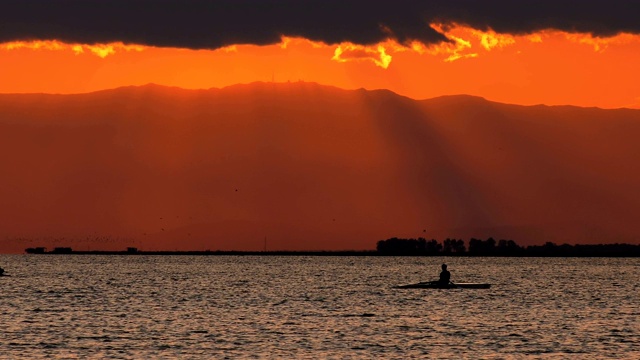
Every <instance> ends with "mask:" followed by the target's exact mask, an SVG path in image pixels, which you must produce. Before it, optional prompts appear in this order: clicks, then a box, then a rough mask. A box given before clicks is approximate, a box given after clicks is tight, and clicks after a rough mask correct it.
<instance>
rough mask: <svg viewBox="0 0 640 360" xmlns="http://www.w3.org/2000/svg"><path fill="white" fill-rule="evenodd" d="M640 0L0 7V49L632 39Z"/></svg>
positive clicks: (56, 2)
mask: <svg viewBox="0 0 640 360" xmlns="http://www.w3.org/2000/svg"><path fill="white" fill-rule="evenodd" d="M638 14H640V0H605V1H602V0H598V1H589V0H582V1H579V0H572V1H569V0H493V1H492V0H488V1H481V0H466V1H465V0H433V1H429V0H422V1H418V0H396V1H391V0H389V1H384V2H383V1H377V0H1V1H0V42H7V41H17V40H52V39H56V40H62V41H66V42H72V43H87V44H93V43H105V42H115V41H122V42H124V43H135V44H143V45H153V46H172V47H187V48H196V49H203V48H204V49H214V48H219V47H222V46H227V45H231V44H257V45H264V44H272V43H277V42H279V41H280V37H281V36H282V35H286V36H301V37H305V38H308V39H311V40H316V41H322V42H325V43H330V44H333V43H339V42H342V41H351V42H354V43H358V44H372V43H376V42H379V41H381V40H385V39H387V38H393V39H396V40H398V41H400V42H402V43H406V42H408V41H411V40H418V41H421V42H423V43H425V44H430V43H438V42H442V41H446V40H447V39H446V38H445V36H444V35H443V34H441V33H438V32H437V31H435V30H434V29H432V28H430V27H429V25H428V24H429V23H432V22H439V23H444V24H451V23H458V24H464V25H469V26H472V27H474V28H477V29H488V28H491V29H494V30H496V31H498V32H502V33H513V34H523V33H530V32H534V31H537V30H542V29H557V30H564V31H569V32H586V33H591V34H593V35H595V36H611V35H615V34H617V33H620V32H629V33H640V21H638Z"/></svg>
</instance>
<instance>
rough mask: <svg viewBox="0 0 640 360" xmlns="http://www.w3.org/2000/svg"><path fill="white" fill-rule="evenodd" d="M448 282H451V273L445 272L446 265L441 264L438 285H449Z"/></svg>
mask: <svg viewBox="0 0 640 360" xmlns="http://www.w3.org/2000/svg"><path fill="white" fill-rule="evenodd" d="M449 281H451V273H450V272H449V270H447V264H442V271H441V272H440V280H438V284H439V285H442V286H444V285H449Z"/></svg>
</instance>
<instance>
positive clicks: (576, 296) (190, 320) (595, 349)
mask: <svg viewBox="0 0 640 360" xmlns="http://www.w3.org/2000/svg"><path fill="white" fill-rule="evenodd" d="M442 261H443V258H351V257H259V256H247V257H213V256H212V257H187V256H175V257H170V256H165V257H152V256H128V257H127V256H103V257H100V256H78V255H75V256H73V255H61V256H46V255H45V256H42V255H40V256H38V255H31V256H27V255H25V256H15V255H14V256H6V255H5V256H0V266H1V267H3V268H5V270H7V272H8V273H10V274H11V275H12V276H11V277H2V278H0V286H1V288H2V292H1V293H0V304H1V307H0V313H1V314H2V322H1V324H0V357H1V358H12V359H16V358H17V359H20V358H83V359H84V358H135V359H143V358H185V359H188V358H197V359H201V358H288V359H292V358H295V359H300V358H314V359H317V358H336V359H343V358H385V359H394V358H396V359H406V358H440V359H459V358H472V359H478V358H523V357H528V358H576V359H594V358H615V359H621V358H622V359H640V324H639V320H640V316H639V315H640V285H639V284H638V279H640V259H516V258H449V259H446V260H445V261H446V262H447V263H448V264H449V268H450V270H451V273H452V279H453V280H454V281H470V282H473V281H476V282H490V283H491V284H493V287H492V288H491V289H489V290H473V289H464V290H463V289H455V290H427V289H423V290H419V289H418V290H395V289H392V288H391V286H392V285H397V284H405V283H412V282H418V281H423V280H430V279H434V278H436V277H437V275H438V270H439V265H440V264H441V262H442Z"/></svg>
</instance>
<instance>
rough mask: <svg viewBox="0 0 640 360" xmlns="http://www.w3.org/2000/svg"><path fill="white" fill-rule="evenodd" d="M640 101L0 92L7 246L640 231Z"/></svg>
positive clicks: (282, 90)
mask: <svg viewBox="0 0 640 360" xmlns="http://www.w3.org/2000/svg"><path fill="white" fill-rule="evenodd" d="M639 136H640V110H633V109H614V110H604V109H598V108H579V107H572V106H544V105H537V106H519V105H510V104H501V103H495V102H491V101H487V100H485V99H482V98H478V97H472V96H466V95H460V96H444V97H438V98H434V99H428V100H414V99H410V98H407V97H403V96H400V95H397V94H395V93H393V92H390V91H387V90H364V89H359V90H343V89H338V88H334V87H329V86H323V85H319V84H315V83H304V82H299V83H252V84H246V85H235V86H231V87H227V88H223V89H209V90H185V89H179V88H170V87H163V86H159V85H146V86H139V87H124V88H117V89H113V90H105V91H99V92H94V93H87V94H74V95H55V94H0V171H1V175H0V239H1V238H4V240H0V251H4V252H13V251H22V250H23V249H24V247H27V246H48V247H52V246H73V247H74V248H77V249H86V248H93V249H112V248H116V249H119V248H121V247H122V246H137V247H139V248H142V249H148V250H152V249H169V250H173V249H181V250H199V249H203V250H204V249H211V250H215V249H221V250H232V249H233V250H260V249H263V248H268V249H269V250H282V249H286V250H318V249H325V250H339V249H372V248H374V247H375V244H376V242H377V241H378V240H382V239H386V238H389V237H394V236H399V237H426V238H436V239H444V238H446V237H452V238H454V237H455V238H463V239H467V238H470V237H476V238H487V237H494V238H496V239H502V238H504V239H513V240H515V241H516V242H518V243H519V244H521V245H526V244H538V243H544V242H547V241H553V242H558V243H564V242H567V243H614V242H628V243H636V244H637V243H639V242H640V222H639V221H638V220H637V217H638V214H640V164H639V163H640V162H639V161H638V160H639V159H640V142H639V141H638V137H639Z"/></svg>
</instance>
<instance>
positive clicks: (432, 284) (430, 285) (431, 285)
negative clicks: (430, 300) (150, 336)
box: [395, 281, 491, 289]
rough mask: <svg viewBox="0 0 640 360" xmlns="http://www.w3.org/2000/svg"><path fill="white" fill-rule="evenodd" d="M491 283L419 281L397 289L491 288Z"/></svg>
mask: <svg viewBox="0 0 640 360" xmlns="http://www.w3.org/2000/svg"><path fill="white" fill-rule="evenodd" d="M490 287H491V284H486V283H453V282H450V283H449V284H446V285H443V284H440V283H439V282H437V281H427V282H419V283H416V284H408V285H400V286H396V287H395V288H396V289H489V288H490Z"/></svg>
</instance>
